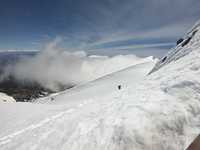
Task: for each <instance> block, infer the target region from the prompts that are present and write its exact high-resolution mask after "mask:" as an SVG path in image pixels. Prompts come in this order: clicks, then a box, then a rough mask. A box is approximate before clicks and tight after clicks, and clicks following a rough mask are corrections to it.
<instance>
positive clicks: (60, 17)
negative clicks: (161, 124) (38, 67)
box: [0, 0, 200, 54]
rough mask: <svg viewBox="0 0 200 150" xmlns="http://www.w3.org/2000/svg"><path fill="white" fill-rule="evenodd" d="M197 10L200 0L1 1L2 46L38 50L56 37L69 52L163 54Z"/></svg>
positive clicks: (193, 19) (199, 13)
mask: <svg viewBox="0 0 200 150" xmlns="http://www.w3.org/2000/svg"><path fill="white" fill-rule="evenodd" d="M199 8H200V1H199V0H1V1H0V19H1V21H0V33H1V34H0V50H7V49H19V50H20V49H23V50H26V49H27V50H31V49H41V47H42V46H43V45H44V43H47V42H49V41H52V40H54V39H55V38H56V37H59V38H60V39H62V42H61V43H60V46H62V47H64V48H66V49H68V50H71V51H74V50H86V51H89V52H90V53H100V54H104V53H134V52H135V53H138V51H139V52H142V53H143V52H144V53H146V52H147V50H149V51H148V52H147V53H150V52H152V53H162V52H164V51H166V49H169V48H170V47H172V46H173V45H174V43H175V41H176V39H177V38H179V37H181V36H182V35H184V33H185V32H186V31H187V30H188V29H189V28H190V27H191V26H192V25H193V24H194V23H195V22H196V21H197V20H199V19H200V9H199ZM136 51H137V52H136Z"/></svg>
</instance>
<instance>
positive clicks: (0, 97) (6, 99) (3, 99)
mask: <svg viewBox="0 0 200 150" xmlns="http://www.w3.org/2000/svg"><path fill="white" fill-rule="evenodd" d="M13 102H16V101H15V99H14V98H12V97H10V96H8V95H6V94H4V93H0V103H13Z"/></svg>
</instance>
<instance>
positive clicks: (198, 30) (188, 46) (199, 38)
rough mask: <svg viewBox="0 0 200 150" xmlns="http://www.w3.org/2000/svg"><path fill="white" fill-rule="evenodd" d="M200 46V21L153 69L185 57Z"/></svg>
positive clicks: (153, 70)
mask: <svg viewBox="0 0 200 150" xmlns="http://www.w3.org/2000/svg"><path fill="white" fill-rule="evenodd" d="M199 46H200V21H199V22H198V23H196V24H195V25H194V27H193V28H192V29H191V30H190V31H189V32H188V33H187V34H186V35H185V36H184V37H183V38H181V39H179V40H178V41H177V46H176V47H175V48H173V49H171V51H169V52H168V53H167V54H166V55H165V56H164V57H163V58H162V59H161V60H160V61H159V62H158V63H157V64H156V65H155V67H154V68H153V69H152V71H151V72H150V73H152V72H155V71H156V70H158V69H159V68H161V67H163V66H165V65H167V64H169V63H171V62H173V61H176V60H178V59H180V58H181V57H184V56H185V55H187V54H189V53H190V52H192V51H193V50H196V49H198V48H199Z"/></svg>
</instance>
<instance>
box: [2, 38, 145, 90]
mask: <svg viewBox="0 0 200 150" xmlns="http://www.w3.org/2000/svg"><path fill="white" fill-rule="evenodd" d="M57 42H58V40H55V41H54V42H51V43H50V44H48V45H47V46H46V48H45V50H43V51H41V52H40V53H39V54H38V55H36V56H34V57H32V58H23V59H21V60H19V61H18V62H17V63H16V64H15V65H9V66H7V67H6V68H5V70H4V73H3V75H2V76H1V77H0V79H1V80H3V79H5V78H7V77H9V76H10V75H12V76H13V77H14V78H15V79H17V81H19V82H25V81H29V82H36V83H39V84H41V85H42V86H44V87H46V88H48V89H51V90H54V91H55V90H59V89H60V87H61V86H66V87H71V86H74V85H77V84H83V83H85V82H88V81H91V80H95V79H97V78H99V77H102V76H104V75H106V74H109V73H112V72H115V71H118V70H121V69H124V68H126V67H129V66H132V65H134V64H137V63H141V62H143V61H144V58H139V57H136V56H135V55H118V56H113V57H107V56H94V55H93V56H87V54H86V53H85V52H84V51H79V52H68V51H66V50H63V49H59V48H57V47H56V44H57Z"/></svg>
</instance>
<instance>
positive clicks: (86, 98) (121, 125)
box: [0, 24, 200, 150]
mask: <svg viewBox="0 0 200 150" xmlns="http://www.w3.org/2000/svg"><path fill="white" fill-rule="evenodd" d="M199 30H200V25H199V24H197V25H196V26H195V27H194V28H193V29H192V30H191V31H190V32H189V33H188V34H186V36H185V37H184V40H183V41H182V43H180V44H179V45H178V46H177V47H176V48H174V49H172V50H171V51H170V52H169V53H168V54H167V55H166V56H165V57H163V59H162V60H160V61H159V62H158V63H157V64H156V65H155V61H153V60H152V59H150V58H148V59H146V60H145V61H144V62H141V63H140V64H137V65H133V66H130V67H128V68H126V69H123V70H121V71H118V72H115V73H111V74H109V75H106V76H104V77H101V78H99V79H97V80H94V81H91V82H88V83H85V84H82V85H79V86H77V87H74V88H72V89H70V90H66V91H64V92H61V93H57V94H54V95H51V96H50V97H47V98H43V99H38V100H36V102H35V103H34V104H31V103H13V104H1V105H0V115H1V116H0V117H1V121H0V131H1V132H0V149H2V150H13V149H20V150H27V149H31V150H40V149H41V150H55V149H59V150H66V149H70V150H132V149H136V150H178V149H186V148H187V147H188V145H189V144H190V143H191V142H192V141H193V140H194V138H195V137H196V136H197V135H198V134H199V133H200V128H199V126H200V103H199V102H200V78H199V76H200V31H199ZM188 39H189V40H188ZM154 65H155V67H154ZM152 68H153V70H152ZM151 70H152V71H151ZM149 72H151V73H149ZM119 85H120V86H121V89H119V88H118V87H119ZM5 114H6V115H5Z"/></svg>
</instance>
